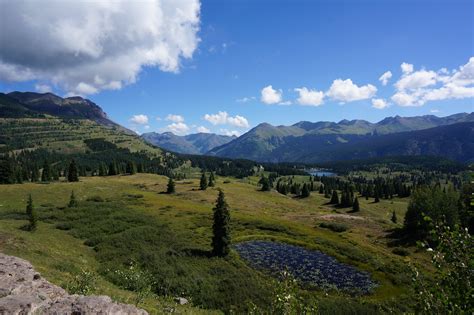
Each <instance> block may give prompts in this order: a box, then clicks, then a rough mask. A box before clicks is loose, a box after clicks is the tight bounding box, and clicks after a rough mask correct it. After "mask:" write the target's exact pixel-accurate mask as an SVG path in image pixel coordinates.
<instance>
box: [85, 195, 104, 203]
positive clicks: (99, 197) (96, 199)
mask: <svg viewBox="0 0 474 315" xmlns="http://www.w3.org/2000/svg"><path fill="white" fill-rule="evenodd" d="M87 201H92V202H104V201H105V200H104V198H102V197H101V196H91V197H89V198H87Z"/></svg>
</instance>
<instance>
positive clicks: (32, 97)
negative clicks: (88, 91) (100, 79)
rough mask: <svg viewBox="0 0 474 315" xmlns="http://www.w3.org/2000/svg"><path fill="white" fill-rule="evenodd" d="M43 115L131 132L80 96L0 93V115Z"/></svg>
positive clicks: (11, 116) (23, 116) (22, 116)
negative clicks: (84, 121) (86, 120)
mask: <svg viewBox="0 0 474 315" xmlns="http://www.w3.org/2000/svg"><path fill="white" fill-rule="evenodd" d="M44 115H49V116H54V117H59V118H70V119H89V120H92V121H95V122H97V123H99V124H101V125H104V126H109V127H117V128H120V129H122V130H123V131H126V132H127V133H131V132H132V131H130V130H128V129H127V128H125V127H123V126H121V125H119V124H117V123H115V122H113V121H112V120H110V119H109V117H108V116H107V114H106V113H105V112H104V111H103V110H102V108H101V107H99V106H98V105H97V104H95V103H93V102H92V101H90V100H88V99H85V98H82V97H80V96H74V97H66V98H62V97H60V96H57V95H55V94H53V93H35V92H11V93H8V94H5V93H0V117H10V118H15V117H18V118H25V117H40V116H41V117H43V116H44Z"/></svg>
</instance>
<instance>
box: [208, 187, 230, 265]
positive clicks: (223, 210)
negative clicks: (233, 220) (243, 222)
mask: <svg viewBox="0 0 474 315" xmlns="http://www.w3.org/2000/svg"><path fill="white" fill-rule="evenodd" d="M213 211H214V223H213V225H212V233H213V236H212V253H213V255H215V256H220V257H223V256H227V255H228V254H229V251H230V241H231V238H230V212H229V208H228V205H227V202H226V201H225V196H224V192H223V191H222V190H220V189H219V196H218V197H217V201H216V206H215V207H214V209H213Z"/></svg>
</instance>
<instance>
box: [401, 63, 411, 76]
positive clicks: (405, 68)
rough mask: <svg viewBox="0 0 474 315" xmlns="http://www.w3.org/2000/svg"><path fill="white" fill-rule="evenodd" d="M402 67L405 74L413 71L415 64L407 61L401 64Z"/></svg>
mask: <svg viewBox="0 0 474 315" xmlns="http://www.w3.org/2000/svg"><path fill="white" fill-rule="evenodd" d="M400 68H402V72H403V73H404V74H409V73H412V72H413V65H412V64H409V63H406V62H404V63H402V64H401V65H400Z"/></svg>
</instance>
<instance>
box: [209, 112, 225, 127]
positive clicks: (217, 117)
mask: <svg viewBox="0 0 474 315" xmlns="http://www.w3.org/2000/svg"><path fill="white" fill-rule="evenodd" d="M227 117H228V114H227V112H218V113H217V114H206V115H204V119H205V120H207V121H208V122H210V123H211V124H213V125H225V124H226V123H227Z"/></svg>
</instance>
